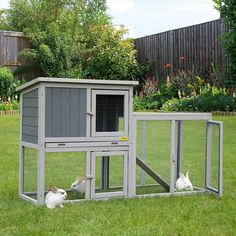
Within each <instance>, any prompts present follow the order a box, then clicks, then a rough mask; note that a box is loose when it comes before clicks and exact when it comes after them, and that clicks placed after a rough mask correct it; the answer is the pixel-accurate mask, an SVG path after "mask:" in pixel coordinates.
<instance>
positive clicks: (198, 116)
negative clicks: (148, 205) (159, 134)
mask: <svg viewBox="0 0 236 236" xmlns="http://www.w3.org/2000/svg"><path fill="white" fill-rule="evenodd" d="M150 120H153V121H169V122H170V123H171V132H170V182H169V183H168V185H167V184H166V183H165V182H164V181H163V180H162V179H161V177H159V176H158V175H157V174H155V173H153V172H152V171H150V170H149V167H148V166H146V165H145V161H146V121H150ZM186 120H188V121H194V120H195V121H200V120H202V121H206V152H205V158H206V159H205V160H206V171H205V179H206V182H205V189H202V188H194V190H193V191H188V192H186V191H184V192H175V182H176V179H177V177H178V176H177V173H179V172H180V171H181V168H182V142H183V140H182V129H183V122H184V121H186ZM137 121H142V128H141V129H142V130H141V131H142V132H141V135H142V138H141V140H142V147H141V153H142V154H141V160H139V159H138V157H137V154H136V135H137V134H136V129H137ZM133 125H134V127H133V130H134V135H133V137H134V140H133V143H134V150H133V156H134V157H137V163H139V165H140V163H141V167H142V168H143V170H142V172H141V183H142V185H143V184H144V183H145V174H146V173H145V172H144V171H146V172H147V173H148V174H149V175H150V176H151V177H152V178H153V179H155V180H157V181H158V182H159V183H160V184H161V185H162V186H163V187H164V188H166V189H168V192H166V193H156V194H142V195H136V192H135V188H136V183H135V184H134V186H133V189H134V195H135V196H137V197H148V196H149V197H154V196H169V195H189V194H198V193H206V192H211V193H215V194H218V195H220V196H221V195H222V192H223V190H222V185H223V184H222V181H223V180H222V179H223V176H222V163H223V161H222V159H223V151H222V150H223V123H222V122H219V121H212V114H211V113H185V112H183V113H151V112H150V113H149V112H146V113H141V112H135V113H133ZM212 125H216V126H218V127H219V136H218V138H219V142H218V170H219V171H218V189H214V188H212V187H211V186H210V184H211V182H210V177H209V176H210V159H211V157H210V150H211V130H210V127H211V126H212ZM133 178H135V179H136V169H134V170H133ZM166 185H167V187H166Z"/></svg>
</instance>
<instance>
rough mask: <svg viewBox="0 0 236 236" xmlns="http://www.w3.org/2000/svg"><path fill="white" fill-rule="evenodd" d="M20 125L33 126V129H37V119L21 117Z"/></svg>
mask: <svg viewBox="0 0 236 236" xmlns="http://www.w3.org/2000/svg"><path fill="white" fill-rule="evenodd" d="M22 124H23V125H28V126H33V127H38V118H34V117H27V116H26V117H24V116H23V120H22Z"/></svg>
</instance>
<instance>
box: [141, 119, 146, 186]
mask: <svg viewBox="0 0 236 236" xmlns="http://www.w3.org/2000/svg"><path fill="white" fill-rule="evenodd" d="M146 128H147V125H146V121H142V156H141V159H142V161H143V162H144V163H145V162H146V141H147V134H146ZM141 185H145V171H144V170H143V169H141Z"/></svg>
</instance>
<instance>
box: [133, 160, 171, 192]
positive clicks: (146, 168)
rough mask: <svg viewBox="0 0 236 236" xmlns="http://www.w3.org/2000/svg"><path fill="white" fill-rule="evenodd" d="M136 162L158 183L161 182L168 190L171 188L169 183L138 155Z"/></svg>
mask: <svg viewBox="0 0 236 236" xmlns="http://www.w3.org/2000/svg"><path fill="white" fill-rule="evenodd" d="M136 164H137V165H138V166H139V167H140V168H142V169H143V170H144V171H145V172H146V173H147V174H148V175H149V176H150V177H151V178H153V179H154V180H155V181H156V182H157V183H159V184H160V185H161V186H162V187H163V188H165V189H166V190H167V191H169V190H170V186H169V184H168V183H167V182H166V181H165V180H164V179H163V178H161V177H160V176H159V175H158V174H157V173H156V172H155V171H153V170H152V169H151V168H150V167H149V166H148V165H147V164H146V163H144V162H143V161H142V160H141V159H140V158H138V157H136Z"/></svg>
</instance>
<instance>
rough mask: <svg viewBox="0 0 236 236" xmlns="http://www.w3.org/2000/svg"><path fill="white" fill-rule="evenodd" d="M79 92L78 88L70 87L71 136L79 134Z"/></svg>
mask: <svg viewBox="0 0 236 236" xmlns="http://www.w3.org/2000/svg"><path fill="white" fill-rule="evenodd" d="M79 105H80V104H79V93H78V89H71V107H72V108H73V109H71V117H70V133H71V136H72V137H76V136H78V134H79Z"/></svg>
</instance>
